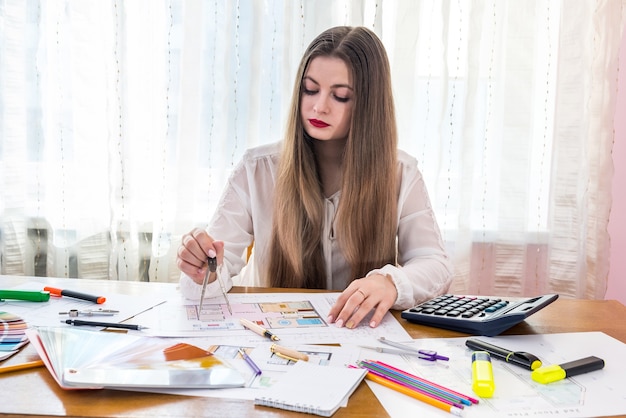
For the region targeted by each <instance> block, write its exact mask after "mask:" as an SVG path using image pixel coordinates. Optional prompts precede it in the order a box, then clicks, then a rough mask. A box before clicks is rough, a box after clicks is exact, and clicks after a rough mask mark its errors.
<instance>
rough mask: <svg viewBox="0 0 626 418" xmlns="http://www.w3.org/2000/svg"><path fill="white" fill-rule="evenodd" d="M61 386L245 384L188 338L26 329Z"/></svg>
mask: <svg viewBox="0 0 626 418" xmlns="http://www.w3.org/2000/svg"><path fill="white" fill-rule="evenodd" d="M26 334H27V335H28V338H29V340H30V341H31V343H32V344H33V345H34V346H35V348H36V349H37V352H38V353H39V355H40V357H41V358H42V360H43V361H44V363H45V364H46V367H47V368H48V370H49V371H50V373H52V375H53V377H54V378H55V379H56V381H57V382H58V383H59V385H60V386H61V387H62V388H64V389H76V388H82V389H89V388H91V389H96V388H111V389H115V388H119V389H122V388H211V389H212V388H229V387H242V386H244V384H245V380H244V377H243V376H242V375H241V373H240V372H239V371H238V370H237V369H235V368H234V367H232V366H231V365H229V364H228V363H227V362H225V361H224V360H223V359H221V358H219V357H217V356H215V355H213V354H211V353H209V352H207V351H205V350H202V349H201V348H199V347H195V346H193V345H189V344H186V343H176V342H173V341H172V340H171V339H162V338H153V337H143V336H136V335H130V334H121V333H115V332H100V331H91V330H83V329H76V328H65V327H41V328H33V329H28V330H26Z"/></svg>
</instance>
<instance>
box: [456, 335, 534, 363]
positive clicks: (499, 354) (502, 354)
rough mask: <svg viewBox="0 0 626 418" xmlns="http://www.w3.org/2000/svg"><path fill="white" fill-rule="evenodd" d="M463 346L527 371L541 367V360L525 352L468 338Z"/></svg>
mask: <svg viewBox="0 0 626 418" xmlns="http://www.w3.org/2000/svg"><path fill="white" fill-rule="evenodd" d="M465 345H466V346H467V347H469V348H470V349H472V350H474V351H486V352H488V353H489V354H490V355H491V356H492V357H495V358H497V359H500V360H504V361H506V362H507V363H511V364H515V365H517V366H520V367H523V368H525V369H528V370H535V369H537V368H539V367H541V360H539V358H537V356H535V355H533V354H530V353H527V352H525V351H511V350H507V349H506V348H502V347H498V346H497V345H493V344H490V343H488V342H485V341H481V340H477V339H475V338H470V339H468V340H466V341H465Z"/></svg>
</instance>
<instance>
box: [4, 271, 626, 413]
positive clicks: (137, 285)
mask: <svg viewBox="0 0 626 418" xmlns="http://www.w3.org/2000/svg"><path fill="white" fill-rule="evenodd" d="M35 280H37V281H44V280H45V281H46V283H49V284H61V283H66V280H67V279H43V278H37V279H35ZM70 280H72V279H70ZM26 281H29V278H15V277H7V276H0V287H3V288H10V287H13V286H16V285H18V284H19V283H20V282H26ZM90 288H93V289H94V290H100V291H106V290H109V291H111V292H115V293H127V294H137V295H139V294H142V293H143V292H145V291H146V289H149V291H150V292H155V291H156V292H170V291H172V289H173V286H172V284H159V283H141V282H111V281H96V280H81V289H85V290H89V289H90ZM281 291H282V292H289V291H292V292H303V290H302V289H294V290H285V289H257V288H234V289H233V292H240V293H254V292H272V293H276V292H281ZM394 315H396V317H397V318H398V320H399V321H400V322H401V323H402V324H403V326H404V327H405V328H406V329H407V331H408V333H409V334H410V335H411V336H412V337H413V338H452V337H463V336H467V335H466V334H462V333H458V332H454V331H447V330H442V329H438V328H431V327H425V326H420V325H416V324H411V323H409V322H407V321H405V320H403V319H401V318H400V312H394ZM617 318H619V319H618V320H616V319H617ZM624 318H626V307H625V306H624V305H622V304H621V303H619V302H617V301H614V300H608V301H604V300H568V299H563V298H559V299H558V300H557V301H555V302H553V303H552V304H551V305H550V306H548V307H546V308H545V309H543V310H541V311H539V312H537V313H535V314H534V315H532V316H531V317H530V318H528V319H527V320H526V322H525V323H522V324H519V325H516V326H515V327H513V328H511V329H509V330H507V331H506V332H505V333H504V334H503V335H513V334H548V333H561V332H583V331H602V332H604V333H606V334H607V335H610V336H612V337H614V338H616V339H618V340H620V341H622V342H624V343H626V321H624ZM37 358H38V356H37V354H36V353H35V352H34V349H32V347H30V345H29V346H27V347H26V349H25V350H23V351H22V352H21V353H19V354H18V355H16V356H14V357H12V358H11V359H9V360H7V361H6V362H4V363H3V365H9V364H14V363H21V362H23V361H27V360H31V359H37ZM0 387H1V390H0V416H3V417H17V416H26V415H28V416H76V417H104V416H115V417H202V416H215V417H230V416H236V417H249V416H255V417H279V416H280V417H300V418H302V417H304V416H310V415H306V414H301V413H296V412H289V411H283V410H280V409H274V408H266V407H260V406H255V405H254V404H253V402H252V401H242V400H234V399H218V398H203V397H188V396H176V395H161V394H155V393H143V392H126V391H117V390H105V389H103V390H72V391H67V390H63V389H61V388H60V387H59V386H58V384H57V383H56V382H55V381H54V379H53V378H52V376H51V375H50V373H49V372H48V371H47V369H45V368H43V367H40V368H37V369H31V370H23V371H18V372H13V373H7V374H3V375H0ZM388 416H389V415H388V414H387V412H386V411H385V410H384V409H383V407H382V406H381V405H380V403H379V402H378V400H377V399H376V397H375V396H374V394H373V393H372V391H371V390H370V389H369V387H368V386H367V385H366V384H365V383H361V385H360V386H359V388H358V389H357V390H356V391H355V393H354V394H353V395H352V396H351V397H350V400H349V403H348V407H347V408H340V409H339V411H338V412H337V413H336V414H335V415H333V417H334V418H344V417H388Z"/></svg>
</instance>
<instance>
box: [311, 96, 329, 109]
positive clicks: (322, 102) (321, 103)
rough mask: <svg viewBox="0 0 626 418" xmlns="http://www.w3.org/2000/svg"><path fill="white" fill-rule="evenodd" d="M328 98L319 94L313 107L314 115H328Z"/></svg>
mask: <svg viewBox="0 0 626 418" xmlns="http://www.w3.org/2000/svg"><path fill="white" fill-rule="evenodd" d="M328 100H329V98H328V96H326V95H323V94H320V95H319V97H318V99H317V101H316V102H315V106H313V110H314V111H315V113H322V114H325V113H328Z"/></svg>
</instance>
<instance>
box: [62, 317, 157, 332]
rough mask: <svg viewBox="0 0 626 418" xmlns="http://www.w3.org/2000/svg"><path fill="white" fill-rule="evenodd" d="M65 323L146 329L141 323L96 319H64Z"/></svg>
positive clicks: (137, 329) (136, 329)
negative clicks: (120, 322)
mask: <svg viewBox="0 0 626 418" xmlns="http://www.w3.org/2000/svg"><path fill="white" fill-rule="evenodd" d="M61 322H65V323H66V324H70V325H74V326H81V325H85V326H89V327H105V328H121V329H132V330H135V331H139V330H142V329H146V328H147V327H143V326H141V325H134V324H119V323H116V322H98V321H81V320H80V319H66V320H64V321H61Z"/></svg>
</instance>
